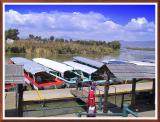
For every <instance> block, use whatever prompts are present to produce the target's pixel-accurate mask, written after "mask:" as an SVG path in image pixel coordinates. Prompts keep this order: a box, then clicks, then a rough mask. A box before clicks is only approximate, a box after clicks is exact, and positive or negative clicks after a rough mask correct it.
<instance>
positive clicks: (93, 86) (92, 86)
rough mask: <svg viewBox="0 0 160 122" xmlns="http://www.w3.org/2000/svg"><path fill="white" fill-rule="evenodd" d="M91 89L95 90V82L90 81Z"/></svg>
mask: <svg viewBox="0 0 160 122" xmlns="http://www.w3.org/2000/svg"><path fill="white" fill-rule="evenodd" d="M91 89H93V90H94V91H95V90H96V82H95V81H92V83H91Z"/></svg>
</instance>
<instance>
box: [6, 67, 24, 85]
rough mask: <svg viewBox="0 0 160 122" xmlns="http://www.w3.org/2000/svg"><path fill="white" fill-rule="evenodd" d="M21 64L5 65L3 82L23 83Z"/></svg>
mask: <svg viewBox="0 0 160 122" xmlns="http://www.w3.org/2000/svg"><path fill="white" fill-rule="evenodd" d="M23 73H24V71H23V66H22V65H15V64H7V65H5V83H16V84H23V83H24V75H23Z"/></svg>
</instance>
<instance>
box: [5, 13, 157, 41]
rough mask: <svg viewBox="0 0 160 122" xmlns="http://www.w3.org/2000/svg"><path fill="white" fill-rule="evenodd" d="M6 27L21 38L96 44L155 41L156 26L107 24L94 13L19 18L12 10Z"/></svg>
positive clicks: (139, 21)
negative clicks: (36, 37)
mask: <svg viewBox="0 0 160 122" xmlns="http://www.w3.org/2000/svg"><path fill="white" fill-rule="evenodd" d="M5 26H6V29H8V28H17V29H19V30H20V36H21V37H27V36H28V35H29V34H34V35H40V36H42V37H47V36H51V35H54V36H56V37H70V38H75V39H95V40H114V39H120V40H127V41H141V40H142V41H145V40H154V38H155V37H154V33H155V32H154V29H155V27H154V26H155V25H154V23H153V22H149V21H148V20H147V19H146V18H145V17H139V18H132V19H131V20H130V21H129V22H128V23H126V25H121V24H118V23H115V22H114V21H112V20H108V18H106V17H105V16H104V15H102V14H101V13H96V12H92V11H91V12H88V13H81V12H73V13H68V12H58V11H53V12H48V13H47V12H42V13H27V14H21V13H19V12H17V11H15V10H9V11H7V12H5Z"/></svg>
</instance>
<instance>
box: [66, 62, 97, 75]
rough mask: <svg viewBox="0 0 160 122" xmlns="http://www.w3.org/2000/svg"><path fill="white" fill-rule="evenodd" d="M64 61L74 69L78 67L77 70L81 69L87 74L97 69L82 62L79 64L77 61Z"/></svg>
mask: <svg viewBox="0 0 160 122" xmlns="http://www.w3.org/2000/svg"><path fill="white" fill-rule="evenodd" d="M64 63H65V64H67V65H69V66H71V67H73V68H74V69H79V70H81V71H83V72H86V73H88V74H92V73H94V72H95V71H97V69H95V68H92V67H89V66H86V65H83V64H79V63H76V62H73V61H65V62H64Z"/></svg>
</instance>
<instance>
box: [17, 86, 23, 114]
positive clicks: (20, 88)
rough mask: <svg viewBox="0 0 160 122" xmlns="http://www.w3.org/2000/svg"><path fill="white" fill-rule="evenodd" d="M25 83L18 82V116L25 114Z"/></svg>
mask: <svg viewBox="0 0 160 122" xmlns="http://www.w3.org/2000/svg"><path fill="white" fill-rule="evenodd" d="M22 102H23V84H18V116H19V117H22V116H23V103H22Z"/></svg>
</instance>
